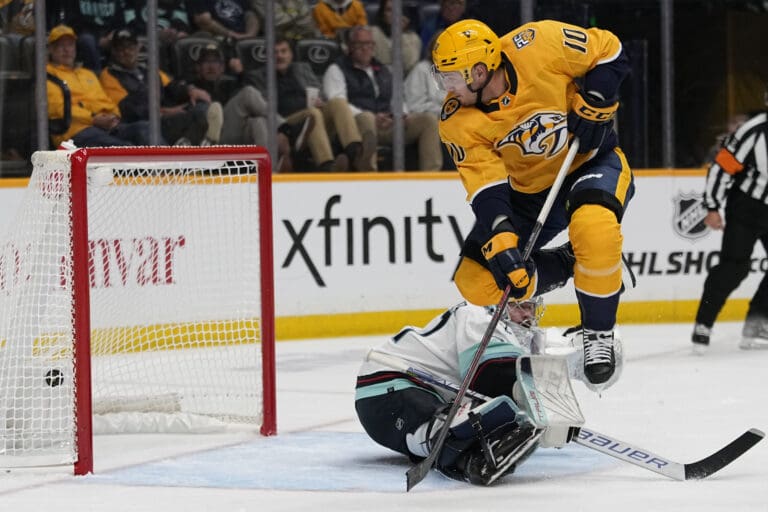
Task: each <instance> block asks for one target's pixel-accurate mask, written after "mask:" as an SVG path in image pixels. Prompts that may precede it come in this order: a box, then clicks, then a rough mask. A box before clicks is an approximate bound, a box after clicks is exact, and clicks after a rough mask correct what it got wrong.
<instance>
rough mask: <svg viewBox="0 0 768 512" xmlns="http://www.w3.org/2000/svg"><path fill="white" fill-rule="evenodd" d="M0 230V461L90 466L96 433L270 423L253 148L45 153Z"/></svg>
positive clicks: (263, 259)
mask: <svg viewBox="0 0 768 512" xmlns="http://www.w3.org/2000/svg"><path fill="white" fill-rule="evenodd" d="M32 161H33V164H34V170H33V173H32V176H31V178H30V181H29V186H28V188H27V189H26V191H25V192H24V198H23V201H22V203H21V206H20V207H19V210H18V215H17V216H16V218H15V219H14V220H12V221H11V222H9V227H8V230H7V232H6V233H5V235H4V236H3V237H2V238H0V466H5V467H8V466H25V465H50V464H68V463H73V464H74V465H75V472H76V473H85V472H88V471H90V470H91V468H92V462H91V436H92V433H93V427H94V426H96V427H98V428H100V429H102V430H104V431H108V432H138V431H158V432H161V431H176V432H178V431H184V430H189V431H199V430H203V431H208V430H210V429H212V428H216V427H217V426H218V425H230V424H232V423H239V424H246V425H254V426H259V427H260V429H261V431H262V433H263V434H271V433H274V430H275V418H274V347H273V343H274V329H273V318H274V311H273V296H272V295H273V288H272V286H273V285H272V242H271V240H272V236H271V235H272V231H271V229H272V228H271V222H272V219H271V195H270V181H271V180H270V174H269V158H268V156H267V154H266V153H265V152H264V150H263V149H262V148H255V147H215V148H183V149H176V148H127V149H125V148H101V149H81V150H76V151H45V152H38V153H35V154H34V155H33V159H32Z"/></svg>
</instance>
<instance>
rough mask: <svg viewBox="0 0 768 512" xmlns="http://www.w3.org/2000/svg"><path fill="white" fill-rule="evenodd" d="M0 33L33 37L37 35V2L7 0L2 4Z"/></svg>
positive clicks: (0, 7)
mask: <svg viewBox="0 0 768 512" xmlns="http://www.w3.org/2000/svg"><path fill="white" fill-rule="evenodd" d="M0 20H2V26H0V31H2V32H3V33H7V34H19V35H22V36H31V35H32V34H34V33H35V1H34V0H6V1H4V2H0Z"/></svg>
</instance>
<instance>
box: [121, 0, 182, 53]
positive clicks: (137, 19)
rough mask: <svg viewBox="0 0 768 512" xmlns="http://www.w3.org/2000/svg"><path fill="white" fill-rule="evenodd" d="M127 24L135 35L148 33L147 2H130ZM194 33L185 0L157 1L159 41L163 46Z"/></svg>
mask: <svg viewBox="0 0 768 512" xmlns="http://www.w3.org/2000/svg"><path fill="white" fill-rule="evenodd" d="M125 23H126V25H128V28H130V29H131V30H132V31H133V32H134V33H135V34H148V33H147V0H130V1H129V2H128V6H127V7H126V9H125ZM191 31H192V28H191V25H190V23H189V15H188V14H187V7H186V1H185V0H157V39H158V40H159V42H160V44H161V45H168V44H173V43H175V42H176V40H177V39H181V38H182V37H186V36H188V35H189V34H190V33H191Z"/></svg>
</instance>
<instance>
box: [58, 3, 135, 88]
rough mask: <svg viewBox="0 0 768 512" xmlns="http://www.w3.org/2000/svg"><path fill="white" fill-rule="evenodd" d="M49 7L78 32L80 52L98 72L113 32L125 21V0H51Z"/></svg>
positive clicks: (81, 56)
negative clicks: (85, 0)
mask: <svg viewBox="0 0 768 512" xmlns="http://www.w3.org/2000/svg"><path fill="white" fill-rule="evenodd" d="M46 8H47V9H50V10H51V11H54V12H58V13H59V16H60V17H61V21H62V22H63V23H64V24H66V25H68V26H70V27H72V30H74V31H75V33H77V53H78V55H79V56H80V59H81V61H82V62H83V65H84V66H85V67H87V68H88V69H91V70H93V72H94V73H96V74H97V75H98V74H99V73H100V72H101V67H102V65H103V63H104V61H106V57H107V56H108V54H109V44H110V40H111V39H112V33H113V32H114V31H115V30H117V29H119V28H121V27H123V26H124V25H125V13H124V9H123V0H89V1H87V2H84V1H74V2H73V1H71V0H49V1H48V2H46Z"/></svg>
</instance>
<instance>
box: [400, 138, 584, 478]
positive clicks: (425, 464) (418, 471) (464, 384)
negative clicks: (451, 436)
mask: <svg viewBox="0 0 768 512" xmlns="http://www.w3.org/2000/svg"><path fill="white" fill-rule="evenodd" d="M578 150H579V139H578V138H577V137H574V139H573V141H572V142H571V147H570V149H569V150H568V154H567V155H565V160H563V164H562V165H561V166H560V170H559V171H558V172H557V176H556V177H555V181H554V183H552V187H551V188H550V189H549V193H548V194H547V199H546V200H545V201H544V205H543V206H542V207H541V212H539V216H538V218H537V219H536V224H535V225H534V226H533V229H532V230H531V235H530V236H529V237H528V242H527V243H526V244H525V249H524V250H523V261H526V260H527V259H528V258H529V257H530V256H531V253H532V252H533V246H534V245H535V243H536V240H537V239H538V238H539V233H541V228H542V227H543V226H544V222H545V221H546V220H547V217H548V216H549V211H550V210H551V209H552V205H553V204H554V202H555V198H556V197H557V194H558V192H559V191H560V187H561V186H562V184H563V180H565V175H566V173H567V172H568V169H569V168H570V167H571V164H572V163H573V159H574V158H576V153H577V152H578ZM511 291H512V286H511V285H510V284H508V285H507V286H506V287H505V288H504V292H503V293H502V294H501V300H499V303H498V305H497V306H496V311H494V313H493V316H492V317H491V322H490V323H489V324H488V328H487V329H486V330H485V334H484V335H483V338H482V340H481V341H480V345H478V347H477V350H476V351H475V355H474V357H473V358H472V362H471V363H470V364H469V367H468V368H467V374H466V375H465V376H464V380H462V381H461V385H460V386H459V389H458V391H457V392H456V397H455V398H454V400H453V403H452V404H451V408H450V409H448V414H447V415H446V418H445V423H444V424H443V427H442V428H441V429H440V434H439V435H438V436H437V439H436V440H435V442H434V444H433V445H432V450H431V451H430V452H429V455H427V457H426V458H425V459H424V460H422V461H421V462H419V463H418V464H415V465H414V466H411V468H410V469H408V471H407V472H406V473H405V477H406V490H408V491H410V490H411V489H413V487H414V486H416V485H417V484H418V483H419V482H421V481H422V480H424V477H426V476H427V474H428V473H429V471H430V470H431V469H432V466H434V465H435V461H436V460H437V457H438V456H439V455H440V451H441V450H442V449H443V444H445V440H446V438H447V437H448V432H449V431H450V429H451V422H452V421H453V418H454V417H455V416H456V413H457V412H458V410H459V408H460V407H461V401H462V399H463V398H464V395H465V394H466V393H467V388H469V383H470V382H472V379H473V378H474V377H475V372H477V368H478V366H480V357H481V356H482V355H483V352H485V349H486V347H487V346H488V343H489V342H490V340H491V335H492V334H493V331H494V330H495V329H496V325H497V324H498V323H499V319H500V318H501V313H502V311H504V306H505V305H506V304H507V301H508V300H509V294H510V293H511Z"/></svg>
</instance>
